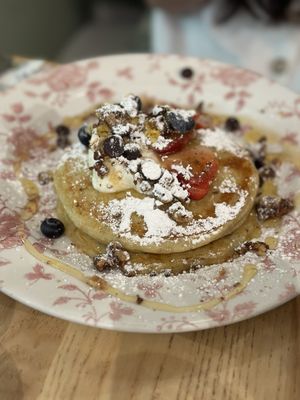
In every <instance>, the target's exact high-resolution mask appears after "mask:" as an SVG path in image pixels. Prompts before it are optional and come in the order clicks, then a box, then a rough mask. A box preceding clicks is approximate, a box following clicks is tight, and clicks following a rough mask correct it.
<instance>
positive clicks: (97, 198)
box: [54, 132, 258, 258]
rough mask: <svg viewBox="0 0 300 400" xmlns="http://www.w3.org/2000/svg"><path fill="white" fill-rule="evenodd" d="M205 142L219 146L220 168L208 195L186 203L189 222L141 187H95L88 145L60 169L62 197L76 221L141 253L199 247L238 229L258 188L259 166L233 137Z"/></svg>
mask: <svg viewBox="0 0 300 400" xmlns="http://www.w3.org/2000/svg"><path fill="white" fill-rule="evenodd" d="M200 133H201V132H200ZM203 137H204V139H205V137H206V139H207V136H205V135H202V136H201V134H199V136H197V138H196V139H195V140H194V141H192V142H190V143H189V145H188V146H190V147H191V148H193V146H195V145H198V144H199V141H200V144H201V140H202V139H203ZM201 138H202V139H201ZM202 144H204V145H205V146H208V147H210V148H211V149H213V150H214V152H215V154H216V157H217V159H218V164H219V169H218V173H217V175H216V177H215V179H214V182H213V184H212V185H211V187H210V189H209V192H208V193H207V195H206V196H205V197H204V198H203V199H201V200H199V201H193V200H192V201H190V202H189V203H188V204H186V205H185V208H186V209H187V210H188V211H190V212H191V213H192V219H191V220H190V221H189V222H183V223H180V222H178V221H175V220H174V219H172V218H171V217H170V216H169V215H168V213H167V206H166V205H164V204H163V205H159V206H157V203H156V202H155V199H153V198H151V197H150V196H146V195H143V194H141V193H139V192H137V191H136V190H133V189H132V190H127V191H122V192H117V193H103V192H99V191H97V190H95V189H94V187H93V185H92V179H91V178H92V172H91V171H90V170H89V168H88V164H87V153H86V152H85V151H84V150H76V151H74V150H73V151H70V152H69V153H67V154H66V156H65V157H64V159H63V160H62V162H61V164H60V165H59V167H58V168H57V170H56V171H55V173H54V185H55V189H56V193H57V196H58V199H59V201H60V202H61V203H62V205H63V208H64V210H65V212H66V215H67V216H68V218H69V219H70V220H71V222H72V223H73V224H74V226H75V227H76V228H78V229H79V230H80V231H81V232H82V233H83V234H86V235H88V236H89V237H91V238H92V239H94V240H95V241H97V242H99V243H103V244H107V243H109V242H111V241H118V242H120V243H121V244H122V245H123V246H124V247H125V249H127V250H129V251H131V252H136V253H140V252H145V253H155V254H170V253H182V252H186V251H189V250H193V249H198V248H200V247H202V246H205V245H207V244H209V243H211V242H213V241H216V240H217V239H220V238H222V237H224V236H226V235H229V234H230V233H231V232H233V231H234V230H236V229H237V228H238V226H239V225H240V224H241V223H242V221H244V220H245V219H246V218H247V216H248V215H249V213H250V211H251V209H252V207H253V204H254V200H255V197H256V194H257V189H258V174H257V171H256V168H255V166H254V165H253V163H252V161H251V160H250V159H249V158H248V157H247V156H246V154H245V152H244V153H243V152H239V151H230V150H231V145H232V143H231V142H230V143H229V145H228V146H226V143H225V145H224V143H222V146H221V144H220V143H219V144H218V143H217V141H216V140H215V141H212V140H210V139H209V140H203V143H202ZM220 146H221V147H220ZM179 258H180V255H179Z"/></svg>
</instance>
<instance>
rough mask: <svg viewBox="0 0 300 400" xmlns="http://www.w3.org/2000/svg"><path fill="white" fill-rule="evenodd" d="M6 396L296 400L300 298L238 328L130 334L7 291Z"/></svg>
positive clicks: (2, 386) (1, 299) (2, 373)
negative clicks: (47, 309) (42, 308)
mask: <svg viewBox="0 0 300 400" xmlns="http://www.w3.org/2000/svg"><path fill="white" fill-rule="evenodd" d="M0 337H1V341H0V399H1V400H21V399H22V400H23V399H29V400H34V399H39V400H45V399H47V400H48V399H51V400H69V399H70V400H74V399H75V400H77V399H80V400H81V399H84V400H85V399H88V400H94V399H95V400H96V399H97V400H98V399H101V400H106V399H107V400H108V399H109V400H129V399H130V400H173V399H174V400H175V399H176V400H190V399H191V400H202V399H204V400H215V399H216V400H219V399H220V400H221V399H222V400H227V399H228V400H250V399H251V400H252V399H253V400H260V399H268V400H269V399H270V400H298V399H300V297H298V298H296V299H294V300H292V301H290V302H289V303H287V304H285V305H284V306H281V307H280V308H278V309H276V310H273V311H271V312H269V313H266V314H264V315H261V316H259V317H256V318H253V319H251V320H248V321H244V322H241V323H238V324H235V325H231V326H227V327H221V328H217V329H211V330H207V331H199V332H193V333H181V334H130V333H119V332H112V331H105V330H100V329H96V328H89V327H85V326H80V325H76V324H73V323H69V322H66V321H62V320H59V319H56V318H54V317H50V316H47V315H45V314H42V313H40V312H38V311H35V310H32V309H30V308H28V307H26V306H24V305H22V304H20V303H17V302H15V301H14V300H12V299H10V298H8V297H7V296H5V295H3V294H0Z"/></svg>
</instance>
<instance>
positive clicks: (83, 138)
mask: <svg viewBox="0 0 300 400" xmlns="http://www.w3.org/2000/svg"><path fill="white" fill-rule="evenodd" d="M78 139H79V140H80V142H81V143H82V144H83V145H84V146H86V147H88V146H89V144H90V140H91V135H90V133H89V131H88V127H87V126H86V125H83V126H82V127H81V128H80V129H79V131H78Z"/></svg>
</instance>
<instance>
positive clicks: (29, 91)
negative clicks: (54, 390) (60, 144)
mask: <svg viewBox="0 0 300 400" xmlns="http://www.w3.org/2000/svg"><path fill="white" fill-rule="evenodd" d="M184 67H190V68H192V69H193V71H194V75H193V77H192V78H190V79H185V78H183V77H181V75H180V71H181V69H182V68H184ZM127 93H136V94H139V95H146V96H150V97H155V98H157V99H162V100H164V101H166V102H172V103H178V104H181V105H190V106H194V105H196V104H198V103H199V102H200V101H202V100H204V102H205V104H206V107H207V109H208V110H209V111H214V112H219V113H224V114H239V115H244V116H246V117H250V118H251V119H252V120H255V121H256V122H257V123H258V124H260V126H262V127H265V128H267V129H270V128H271V129H272V130H273V131H275V132H276V133H277V134H278V136H279V141H278V143H277V145H276V146H277V147H278V145H279V146H285V147H286V148H293V147H294V148H295V147H297V146H299V142H300V134H299V126H300V96H298V95H296V94H293V93H292V92H290V91H289V90H287V89H285V88H282V87H280V86H278V85H277V84H275V83H274V82H271V81H268V80H266V79H265V78H262V77H260V76H259V75H257V74H255V73H252V72H249V71H245V70H240V69H237V68H234V67H231V66H228V65H224V64H220V63H216V62H212V61H208V60H199V59H195V58H187V57H179V56H171V55H161V56H159V55H122V56H112V57H100V58H96V59H92V60H86V61H81V62H77V63H73V64H69V65H64V66H59V67H55V68H53V67H52V68H49V69H48V70H44V71H43V72H41V73H39V74H38V75H35V76H34V77H33V78H30V79H28V80H26V81H24V82H22V83H20V84H19V85H18V86H17V87H15V88H13V89H8V90H7V91H6V92H2V93H0V188H1V197H0V223H1V225H0V284H1V287H2V290H3V292H4V293H6V294H8V295H9V296H11V297H13V298H15V299H17V300H19V301H21V302H23V303H25V304H27V305H29V306H31V307H33V308H36V309H38V310H41V311H43V312H45V313H48V314H51V315H54V316H57V317H60V318H63V319H66V320H70V321H74V322H78V323H82V324H86V325H92V326H96V327H102V328H108V329H116V330H123V331H134V332H178V331H190V330H199V329H205V328H210V327H213V326H218V325H224V324H229V323H233V322H237V321H240V320H243V319H245V318H249V317H252V316H254V315H257V314H260V313H262V312H265V311H267V310H269V309H271V308H274V307H276V306H278V305H280V304H282V303H284V302H286V301H287V300H289V299H291V298H293V297H295V296H296V295H297V294H298V293H299V290H300V284H299V274H300V219H299V212H298V211H294V212H293V213H292V214H290V215H288V216H286V217H285V219H284V225H283V228H282V231H281V232H280V235H279V246H278V250H276V251H275V252H272V253H268V254H267V255H266V256H265V257H263V258H260V259H259V258H257V259H256V258H255V257H256V256H251V257H252V258H251V260H250V261H251V263H252V264H254V265H255V266H256V268H257V273H256V275H255V276H254V278H253V279H252V280H251V281H250V282H249V284H248V285H247V287H246V288H245V289H244V290H243V291H242V292H241V293H239V294H238V295H236V296H233V297H232V298H231V299H227V297H229V296H228V294H229V293H231V292H232V290H233V289H234V286H235V284H236V282H237V281H240V278H241V275H242V274H243V271H244V267H245V263H246V261H247V260H245V259H241V260H236V261H234V262H232V263H227V264H226V265H225V269H226V271H227V272H226V275H225V276H224V277H223V276H222V277H221V275H220V273H219V272H220V267H219V266H215V267H209V268H204V269H202V270H200V271H198V272H197V273H193V274H185V275H181V276H180V277H177V278H149V277H140V278H126V279H125V278H123V277H120V276H118V277H112V276H108V279H110V280H111V281H112V282H113V285H115V286H116V287H118V288H121V289H122V290H123V291H125V292H127V293H131V294H133V295H136V294H139V295H140V296H141V297H143V298H144V299H147V300H150V301H157V302H165V303H168V304H172V305H176V306H183V305H191V304H204V305H205V304H208V303H207V302H209V301H210V300H211V299H217V301H216V304H215V307H213V308H209V307H208V306H207V307H205V309H204V310H202V311H196V312H195V311H194V312H180V313H177V312H165V311H154V310H152V309H149V308H146V307H144V306H143V304H141V305H137V304H134V303H127V302H124V301H121V300H119V299H117V298H115V297H111V296H109V295H107V294H106V293H104V292H101V291H96V290H94V289H91V288H90V287H89V286H87V285H86V284H84V283H82V282H80V281H78V280H76V279H74V278H72V277H70V276H68V275H66V274H64V273H62V272H60V271H58V270H56V269H54V268H52V267H51V266H49V265H47V264H43V263H42V262H40V261H38V260H37V259H35V258H34V257H32V256H31V255H30V254H29V253H28V252H27V251H26V249H25V248H24V246H23V242H22V238H23V237H26V238H27V240H28V241H29V242H30V243H33V244H34V246H35V248H36V249H37V250H38V251H39V253H40V254H47V255H48V256H50V257H52V258H53V257H54V258H58V259H62V260H64V261H65V262H67V263H69V264H72V265H75V266H77V267H78V268H81V269H83V270H84V271H85V273H86V274H92V273H93V271H92V267H91V263H90V260H88V258H87V257H84V256H82V255H80V254H78V253H77V252H76V250H75V249H72V247H71V246H70V243H69V242H68V240H67V239H66V238H62V239H58V240H56V241H51V240H48V239H45V238H43V237H42V236H41V234H40V232H39V224H40V221H41V220H42V219H43V218H44V217H45V216H47V215H53V214H54V210H55V196H54V194H53V188H52V184H49V185H45V186H39V184H38V183H37V174H38V172H40V171H43V170H45V168H46V167H47V168H48V167H49V168H51V167H53V166H54V165H55V163H56V162H57V159H58V158H59V156H60V154H61V153H60V154H56V153H54V154H55V155H52V156H51V157H50V156H49V152H48V151H47V148H48V146H49V141H50V139H49V138H48V137H47V136H45V132H47V131H49V126H50V127H51V126H54V125H56V124H58V123H59V122H61V121H62V119H63V118H64V117H65V116H73V115H76V114H78V113H81V112H82V111H84V110H86V109H89V108H91V107H92V106H93V105H95V104H97V103H100V102H103V101H105V100H109V101H118V100H119V99H120V98H121V97H122V96H124V95H125V94H127ZM276 146H275V147H276ZM22 158H23V162H21V163H19V162H18V160H20V159H22ZM20 174H21V175H20ZM20 176H22V177H23V178H24V179H28V180H32V181H33V182H35V184H36V185H37V186H38V188H39V191H40V198H39V200H38V202H39V205H38V206H39V211H38V214H35V215H34V207H35V204H36V199H34V193H30V190H29V192H28V193H27V194H28V195H29V199H28V196H27V195H26V193H25V192H24V189H23V187H22V185H21V183H20V181H19V177H20ZM277 179H278V182H279V187H280V192H281V194H282V195H283V196H289V195H292V194H296V196H298V198H299V189H300V170H299V169H298V168H296V167H295V166H293V165H292V164H289V163H287V164H286V165H285V166H284V168H281V170H280V171H279V174H278V178H277ZM297 193H298V194H297ZM30 196H31V197H32V200H30ZM28 218H29V219H28ZM247 262H249V260H248V261H247ZM224 299H225V300H224ZM226 299H227V300H226Z"/></svg>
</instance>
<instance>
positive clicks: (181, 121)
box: [166, 111, 195, 133]
mask: <svg viewBox="0 0 300 400" xmlns="http://www.w3.org/2000/svg"><path fill="white" fill-rule="evenodd" d="M166 121H167V124H168V125H169V128H170V129H171V130H172V131H175V132H178V133H185V132H189V131H191V130H192V129H193V128H194V126H195V121H194V120H193V118H192V117H185V118H184V117H183V116H182V115H180V113H176V112H173V111H170V112H168V113H167V115H166Z"/></svg>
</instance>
